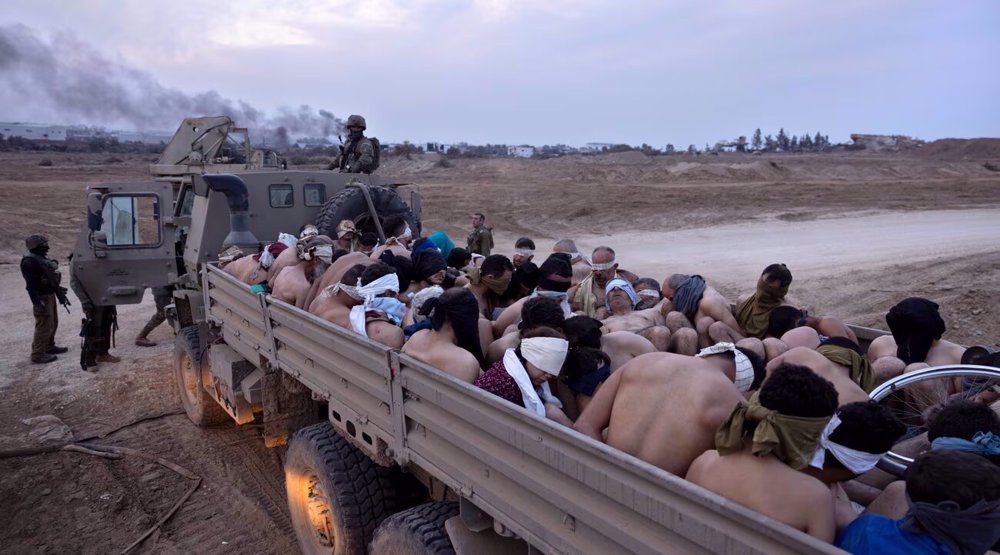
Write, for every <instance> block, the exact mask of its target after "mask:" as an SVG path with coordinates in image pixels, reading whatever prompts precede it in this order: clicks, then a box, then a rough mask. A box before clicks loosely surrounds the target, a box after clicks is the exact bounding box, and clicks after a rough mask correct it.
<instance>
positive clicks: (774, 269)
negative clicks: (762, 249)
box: [761, 264, 792, 287]
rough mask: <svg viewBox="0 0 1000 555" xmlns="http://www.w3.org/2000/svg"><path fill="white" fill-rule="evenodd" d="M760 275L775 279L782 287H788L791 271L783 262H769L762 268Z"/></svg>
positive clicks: (790, 281)
mask: <svg viewBox="0 0 1000 555" xmlns="http://www.w3.org/2000/svg"><path fill="white" fill-rule="evenodd" d="M761 275H763V276H768V277H769V278H771V279H777V280H778V283H780V284H781V286H782V287H788V286H789V285H791V284H792V272H791V270H789V269H788V266H785V265H784V264H771V265H770V266H768V267H767V268H764V271H763V272H761Z"/></svg>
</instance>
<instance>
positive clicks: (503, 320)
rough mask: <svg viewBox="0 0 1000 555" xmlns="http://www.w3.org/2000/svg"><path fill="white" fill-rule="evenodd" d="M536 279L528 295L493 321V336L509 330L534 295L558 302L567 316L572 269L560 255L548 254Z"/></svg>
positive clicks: (569, 311) (498, 335)
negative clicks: (533, 287)
mask: <svg viewBox="0 0 1000 555" xmlns="http://www.w3.org/2000/svg"><path fill="white" fill-rule="evenodd" d="M538 276H539V277H537V278H536V281H537V283H538V285H537V287H536V288H535V290H534V291H533V292H532V294H531V296H530V297H524V298H522V299H520V300H518V301H517V302H515V303H514V304H512V305H510V306H508V307H507V308H505V309H503V312H501V313H500V316H499V317H498V318H497V319H496V321H495V322H493V334H494V336H495V337H498V338H499V337H502V336H503V335H504V334H505V333H508V332H510V331H512V330H511V326H514V325H516V324H517V323H518V322H519V321H520V319H521V309H522V307H523V306H524V303H526V302H527V301H528V299H531V298H534V297H547V298H549V299H553V300H555V301H557V302H558V303H559V306H560V307H562V310H563V316H564V317H566V318H569V317H570V316H571V315H572V311H571V310H570V307H569V300H568V298H569V295H568V293H567V291H569V288H570V283H571V280H572V278H573V270H572V268H570V265H569V263H567V262H566V261H565V260H564V259H563V258H562V257H560V256H550V257H548V258H547V259H546V260H545V262H542V266H541V267H540V268H539V269H538Z"/></svg>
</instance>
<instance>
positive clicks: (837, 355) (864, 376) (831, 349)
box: [816, 345, 878, 393]
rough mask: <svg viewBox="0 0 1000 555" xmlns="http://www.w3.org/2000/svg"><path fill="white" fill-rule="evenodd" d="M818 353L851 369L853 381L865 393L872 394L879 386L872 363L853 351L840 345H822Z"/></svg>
mask: <svg viewBox="0 0 1000 555" xmlns="http://www.w3.org/2000/svg"><path fill="white" fill-rule="evenodd" d="M816 351H817V352H818V353H819V354H821V355H823V356H825V357H826V358H828V359H830V362H834V363H837V364H839V365H841V366H846V367H847V368H849V369H850V371H851V380H852V381H854V383H856V384H858V385H859V386H861V389H864V390H865V393H871V392H872V390H873V389H875V386H876V385H878V384H877V383H876V381H875V369H874V368H872V363H871V362H868V359H866V358H865V357H863V356H861V355H859V354H858V353H857V352H855V351H854V350H853V349H848V348H847V347H841V346H839V345H820V346H819V347H817V348H816Z"/></svg>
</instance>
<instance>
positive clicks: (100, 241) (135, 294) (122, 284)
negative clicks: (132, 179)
mask: <svg viewBox="0 0 1000 555" xmlns="http://www.w3.org/2000/svg"><path fill="white" fill-rule="evenodd" d="M175 235H176V233H175V227H174V217H173V185H172V184H171V183H168V182H148V183H135V184H114V185H101V186H96V187H88V188H87V222H86V224H85V225H84V227H83V229H82V230H81V233H80V237H79V238H78V240H77V244H76V248H75V249H74V251H73V263H72V264H73V266H72V269H71V271H72V272H73V274H74V276H75V277H76V279H77V280H79V282H80V284H81V285H82V287H83V289H84V291H86V293H87V295H88V296H89V297H90V298H91V300H93V302H94V303H95V304H99V305H118V304H134V303H139V302H141V301H142V296H143V292H144V291H145V290H146V289H148V288H151V287H160V286H165V285H168V284H170V283H171V281H172V280H174V279H176V274H177V264H176V259H175V256H176V246H175V242H176V237H175Z"/></svg>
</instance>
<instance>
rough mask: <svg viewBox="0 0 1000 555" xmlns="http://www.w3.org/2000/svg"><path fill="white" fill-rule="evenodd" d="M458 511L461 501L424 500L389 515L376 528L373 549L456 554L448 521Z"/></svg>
mask: <svg viewBox="0 0 1000 555" xmlns="http://www.w3.org/2000/svg"><path fill="white" fill-rule="evenodd" d="M457 514H458V504H457V503H441V502H433V503H424V504H423V505H417V506H416V507H413V508H411V509H407V510H405V511H401V512H398V513H396V514H394V515H392V516H391V517H389V518H387V519H386V520H385V521H384V522H382V524H380V525H379V527H378V530H376V531H375V539H374V540H372V548H371V552H372V553H394V554H398V555H455V548H454V547H452V545H451V540H450V539H449V538H448V532H447V531H446V530H445V528H444V523H445V522H446V521H447V520H448V519H449V518H451V517H453V516H456V515H457Z"/></svg>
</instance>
